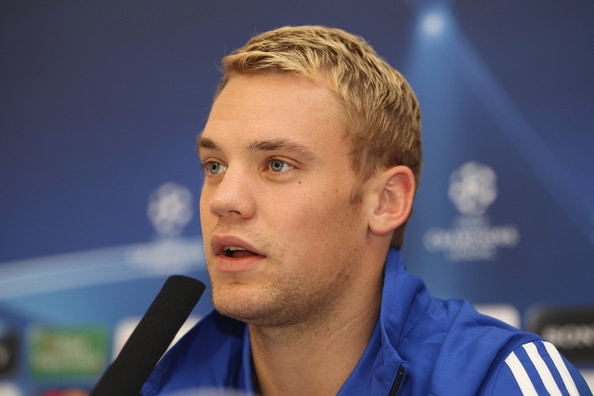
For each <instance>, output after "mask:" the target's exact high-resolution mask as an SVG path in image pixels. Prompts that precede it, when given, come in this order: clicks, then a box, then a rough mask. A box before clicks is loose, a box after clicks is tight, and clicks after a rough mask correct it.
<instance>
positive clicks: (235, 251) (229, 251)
mask: <svg viewBox="0 0 594 396" xmlns="http://www.w3.org/2000/svg"><path fill="white" fill-rule="evenodd" d="M223 255H225V256H227V257H231V258H242V257H253V256H259V254H257V253H254V252H252V251H250V250H247V249H244V248H241V247H237V246H226V247H224V248H223Z"/></svg>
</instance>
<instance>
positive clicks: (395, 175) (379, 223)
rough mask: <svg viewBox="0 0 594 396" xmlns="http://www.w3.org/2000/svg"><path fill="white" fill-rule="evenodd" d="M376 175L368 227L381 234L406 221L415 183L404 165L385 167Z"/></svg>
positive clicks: (408, 169)
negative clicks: (375, 196)
mask: <svg viewBox="0 0 594 396" xmlns="http://www.w3.org/2000/svg"><path fill="white" fill-rule="evenodd" d="M378 177H379V178H378V182H379V184H378V189H377V190H376V194H378V195H377V200H376V201H375V207H374V210H373V213H372V214H371V216H370V220H369V228H370V230H371V232H372V233H374V234H376V235H378V236H381V235H386V234H388V233H391V232H392V231H394V230H395V229H396V228H398V227H400V226H401V225H402V224H404V222H406V220H407V219H408V217H409V216H410V213H411V210H412V204H413V199H414V195H415V188H416V184H415V177H414V175H413V173H412V171H411V170H410V168H408V167H406V166H395V167H393V168H389V169H386V170H385V171H384V172H382V173H381V174H380V175H378Z"/></svg>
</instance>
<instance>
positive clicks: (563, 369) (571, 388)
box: [543, 341, 580, 396]
mask: <svg viewBox="0 0 594 396" xmlns="http://www.w3.org/2000/svg"><path fill="white" fill-rule="evenodd" d="M543 344H544V346H545V348H546V349H547V352H548V353H549V356H550V357H551V359H552V360H553V363H554V364H555V367H556V368H557V371H559V374H560V375H561V378H562V379H563V383H564V384H565V387H566V388H567V391H568V392H569V394H570V395H571V396H574V395H575V396H579V394H580V393H579V392H578V390H577V388H576V386H575V382H573V378H571V374H569V370H568V369H567V366H566V365H565V363H564V362H563V358H561V355H560V354H559V351H558V350H557V348H555V347H554V346H553V344H551V343H550V342H547V341H544V342H543Z"/></svg>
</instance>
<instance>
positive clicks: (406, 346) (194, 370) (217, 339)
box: [142, 250, 592, 396]
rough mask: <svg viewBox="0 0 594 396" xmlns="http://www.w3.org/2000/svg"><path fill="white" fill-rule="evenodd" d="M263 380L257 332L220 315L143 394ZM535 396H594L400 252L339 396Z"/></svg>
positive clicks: (222, 391)
mask: <svg viewBox="0 0 594 396" xmlns="http://www.w3.org/2000/svg"><path fill="white" fill-rule="evenodd" d="M253 376H254V368H253V365H252V358H251V350H250V343H249V332H248V327H247V326H246V325H245V324H244V323H241V322H238V321H235V320H233V319H230V318H227V317H224V316H221V315H220V314H218V313H217V312H212V313H211V314H209V315H208V316H206V317H205V318H204V319H203V320H201V321H200V322H199V323H198V324H197V325H196V326H195V327H194V328H193V329H192V330H190V332H188V334H186V336H184V337H183V338H182V339H181V340H180V341H179V342H178V343H177V344H176V345H175V346H174V347H173V348H172V349H171V350H170V351H169V352H168V353H167V354H166V355H165V356H164V357H163V359H162V360H161V362H160V363H159V364H158V365H157V367H156V369H155V370H154V371H153V373H152V375H151V377H150V378H149V380H148V381H147V383H146V384H145V385H144V387H143V389H142V394H143V395H147V396H152V395H229V394H232V395H253V394H254V391H253V389H254V386H253ZM304 380H307V379H304ZM555 390H557V392H555ZM530 394H533V395H543V394H545V395H546V394H562V395H578V394H579V395H591V394H592V393H591V392H590V390H589V389H588V386H587V385H586V383H585V381H584V380H583V378H582V377H581V376H580V374H579V373H578V372H577V370H576V369H575V368H574V367H573V366H572V365H571V364H569V363H568V362H567V361H566V360H565V358H563V357H561V356H560V355H559V354H558V352H557V351H556V349H555V348H554V347H553V346H552V345H551V344H549V343H548V342H546V341H544V340H543V339H541V338H540V337H539V336H537V335H534V334H530V333H525V332H521V331H519V330H517V329H515V328H513V327H511V326H508V325H506V324H504V323H502V322H500V321H498V320H495V319H493V318H490V317H487V316H484V315H481V314H479V313H477V312H476V311H475V310H474V308H473V307H472V306H471V305H470V304H469V303H468V302H466V301H463V300H447V301H444V300H439V299H435V298H432V297H431V296H430V295H429V293H428V292H427V289H426V288H425V285H424V284H423V282H422V281H421V280H420V279H418V278H416V277H414V276H412V275H410V274H409V273H408V272H407V271H406V268H405V264H404V260H403V259H402V257H401V256H400V254H399V253H398V252H397V251H396V250H391V251H390V253H389V255H388V259H387V262H386V268H385V282H384V290H383V297H382V307H381V312H380V318H379V320H378V323H377V325H376V327H375V329H374V332H373V335H372V337H371V339H370V341H369V344H368V346H367V349H366V350H365V352H364V354H363V356H362V357H361V359H360V361H359V362H358V364H357V366H356V367H355V369H354V371H353V372H352V373H351V375H350V377H349V378H348V379H347V380H346V382H345V383H344V385H343V386H342V388H341V390H340V392H339V395H341V396H343V395H349V396H350V395H456V396H462V395H506V396H508V395H530Z"/></svg>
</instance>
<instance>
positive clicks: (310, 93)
mask: <svg viewBox="0 0 594 396" xmlns="http://www.w3.org/2000/svg"><path fill="white" fill-rule="evenodd" d="M345 120H346V118H345V116H344V111H343V108H342V106H341V105H340V103H339V101H338V99H337V98H336V97H335V95H334V93H333V92H332V91H330V90H329V89H328V88H327V87H326V86H325V85H324V84H323V83H322V82H313V81H310V80H307V79H305V78H302V77H298V76H295V75H291V74H278V73H274V74H266V75H250V76H243V75H236V76H234V77H232V78H231V79H230V80H229V82H228V83H227V85H226V86H225V88H223V90H222V91H221V92H220V93H219V95H218V96H217V98H216V100H215V102H214V103H213V106H212V109H211V112H210V114H209V117H208V120H207V123H206V126H205V128H204V131H203V132H202V136H201V139H202V140H208V141H209V142H216V143H217V144H223V143H225V142H234V143H238V142H240V141H242V142H247V143H246V144H252V142H251V141H253V140H261V141H272V140H279V139H282V140H286V141H294V142H300V144H306V143H307V144H309V145H313V146H315V145H319V144H332V143H333V144H336V143H337V142H338V141H343V142H346V140H345V131H346V125H345Z"/></svg>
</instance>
